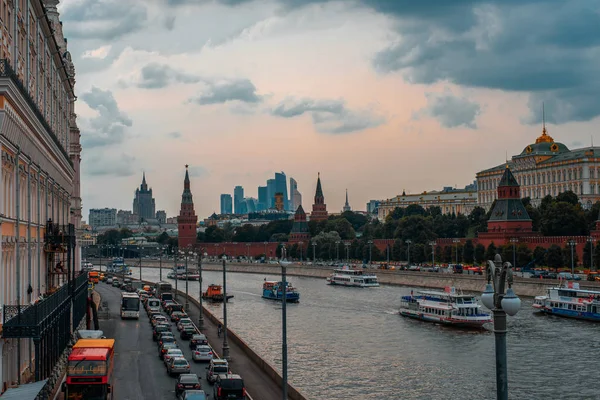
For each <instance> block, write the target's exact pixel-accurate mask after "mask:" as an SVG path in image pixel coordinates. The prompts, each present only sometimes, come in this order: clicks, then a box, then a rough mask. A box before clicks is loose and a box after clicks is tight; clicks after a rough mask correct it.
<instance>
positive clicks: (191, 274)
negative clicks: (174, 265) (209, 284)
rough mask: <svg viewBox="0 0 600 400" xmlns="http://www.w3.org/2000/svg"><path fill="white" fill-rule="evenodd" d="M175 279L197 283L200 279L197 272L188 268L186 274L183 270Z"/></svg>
mask: <svg viewBox="0 0 600 400" xmlns="http://www.w3.org/2000/svg"><path fill="white" fill-rule="evenodd" d="M177 279H179V280H181V281H197V280H199V279H200V274H199V273H198V271H197V270H195V269H191V268H189V269H188V271H187V272H186V271H185V270H184V271H183V272H178V273H177Z"/></svg>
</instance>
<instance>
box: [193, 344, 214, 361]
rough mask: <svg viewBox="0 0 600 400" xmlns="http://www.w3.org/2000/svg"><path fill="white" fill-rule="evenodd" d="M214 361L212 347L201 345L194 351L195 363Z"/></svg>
mask: <svg viewBox="0 0 600 400" xmlns="http://www.w3.org/2000/svg"><path fill="white" fill-rule="evenodd" d="M212 359H213V350H212V348H211V347H210V346H206V345H199V346H197V347H196V349H195V350H192V360H194V361H205V362H206V361H210V360H212Z"/></svg>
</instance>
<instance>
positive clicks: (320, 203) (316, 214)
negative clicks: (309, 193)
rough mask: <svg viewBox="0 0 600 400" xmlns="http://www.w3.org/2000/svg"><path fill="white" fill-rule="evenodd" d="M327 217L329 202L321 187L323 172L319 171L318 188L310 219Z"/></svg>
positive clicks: (318, 219)
mask: <svg viewBox="0 0 600 400" xmlns="http://www.w3.org/2000/svg"><path fill="white" fill-rule="evenodd" d="M327 217H328V214H327V204H325V197H324V196H323V189H322V188H321V173H319V174H318V176H317V190H316V192H315V203H314V204H313V206H312V213H311V214H310V220H311V221H325V220H327Z"/></svg>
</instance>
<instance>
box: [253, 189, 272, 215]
mask: <svg viewBox="0 0 600 400" xmlns="http://www.w3.org/2000/svg"><path fill="white" fill-rule="evenodd" d="M268 198H269V196H267V187H266V186H259V187H258V203H257V204H256V211H265V210H266V209H268V208H269V206H268V204H269V200H268Z"/></svg>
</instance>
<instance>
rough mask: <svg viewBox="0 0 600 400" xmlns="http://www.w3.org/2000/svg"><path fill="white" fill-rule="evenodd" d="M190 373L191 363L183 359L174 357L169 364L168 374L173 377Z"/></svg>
mask: <svg viewBox="0 0 600 400" xmlns="http://www.w3.org/2000/svg"><path fill="white" fill-rule="evenodd" d="M188 372H190V363H188V361H187V360H186V359H185V358H183V357H173V358H171V361H169V363H168V364H167V373H168V374H169V375H171V376H173V375H176V374H187V373H188Z"/></svg>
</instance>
